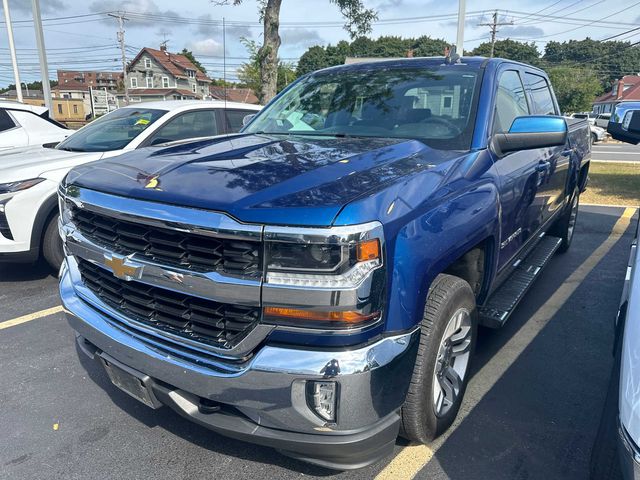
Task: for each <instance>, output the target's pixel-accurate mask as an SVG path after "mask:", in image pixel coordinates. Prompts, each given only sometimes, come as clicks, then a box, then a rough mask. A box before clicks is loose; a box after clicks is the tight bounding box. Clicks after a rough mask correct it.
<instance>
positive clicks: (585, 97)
mask: <svg viewBox="0 0 640 480" xmlns="http://www.w3.org/2000/svg"><path fill="white" fill-rule="evenodd" d="M546 71H547V74H548V75H549V80H551V84H552V85H553V90H554V92H555V93H556V98H557V99H558V103H559V104H560V111H562V112H565V113H573V112H584V111H590V110H591V104H592V102H593V99H594V98H596V97H597V96H598V95H599V94H600V93H602V85H601V84H600V81H599V80H598V77H597V76H596V74H595V73H594V72H593V70H590V69H586V68H576V67H567V66H558V67H549V68H547V69H546Z"/></svg>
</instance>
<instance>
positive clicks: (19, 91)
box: [2, 0, 28, 102]
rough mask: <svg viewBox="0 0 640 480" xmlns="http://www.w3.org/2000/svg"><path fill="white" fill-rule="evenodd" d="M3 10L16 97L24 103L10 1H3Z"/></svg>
mask: <svg viewBox="0 0 640 480" xmlns="http://www.w3.org/2000/svg"><path fill="white" fill-rule="evenodd" d="M2 8H4V22H5V24H6V25H7V36H8V37H9V52H11V65H12V66H13V80H14V81H15V82H16V96H17V97H18V101H19V102H22V85H21V84H20V72H19V71H18V57H17V56H16V46H15V44H14V43H13V27H12V26H11V14H10V13H9V0H2ZM27 96H28V94H27Z"/></svg>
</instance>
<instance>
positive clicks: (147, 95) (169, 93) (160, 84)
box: [118, 46, 211, 102]
mask: <svg viewBox="0 0 640 480" xmlns="http://www.w3.org/2000/svg"><path fill="white" fill-rule="evenodd" d="M210 84H211V79H210V78H209V77H207V76H206V75H205V74H204V73H202V71H201V70H200V69H199V68H198V67H196V66H195V65H194V64H193V63H192V62H191V60H189V59H188V58H187V57H185V56H184V55H180V54H178V53H170V52H168V51H167V48H166V47H165V46H161V47H160V50H156V49H153V48H148V47H145V48H143V49H142V50H140V52H139V53H138V54H137V55H136V56H135V58H134V59H133V60H132V61H131V63H130V64H129V67H128V68H127V86H128V89H129V98H130V99H131V102H149V101H157V100H184V99H203V98H205V97H209V95H210V94H209V85H210ZM118 100H119V101H120V102H121V101H122V100H124V95H123V94H119V95H118Z"/></svg>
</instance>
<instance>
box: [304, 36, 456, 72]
mask: <svg viewBox="0 0 640 480" xmlns="http://www.w3.org/2000/svg"><path fill="white" fill-rule="evenodd" d="M446 46H448V43H447V42H446V41H444V40H442V39H440V38H431V37H427V36H426V35H423V36H421V37H418V38H401V37H395V36H382V37H379V38H377V39H375V40H374V39H371V38H368V37H358V38H356V39H355V40H354V41H353V42H351V43H349V42H346V41H344V40H343V41H341V42H338V44H337V45H335V46H333V45H328V46H326V47H320V46H314V47H310V48H309V49H308V50H307V51H306V52H304V53H303V54H302V56H301V57H300V60H299V61H298V68H297V71H296V73H297V74H298V76H301V75H305V74H307V73H309V72H313V71H315V70H319V69H321V68H326V67H332V66H334V65H342V64H343V63H344V60H345V58H346V57H360V58H362V57H378V58H386V57H406V56H407V54H408V53H409V51H412V52H413V55H414V56H415V57H428V56H434V55H436V56H438V55H443V53H444V49H445V47H446Z"/></svg>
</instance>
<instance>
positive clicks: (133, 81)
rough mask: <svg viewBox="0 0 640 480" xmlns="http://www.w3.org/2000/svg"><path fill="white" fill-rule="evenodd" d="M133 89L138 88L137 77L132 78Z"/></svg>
mask: <svg viewBox="0 0 640 480" xmlns="http://www.w3.org/2000/svg"><path fill="white" fill-rule="evenodd" d="M131 88H138V79H137V78H136V77H131Z"/></svg>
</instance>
